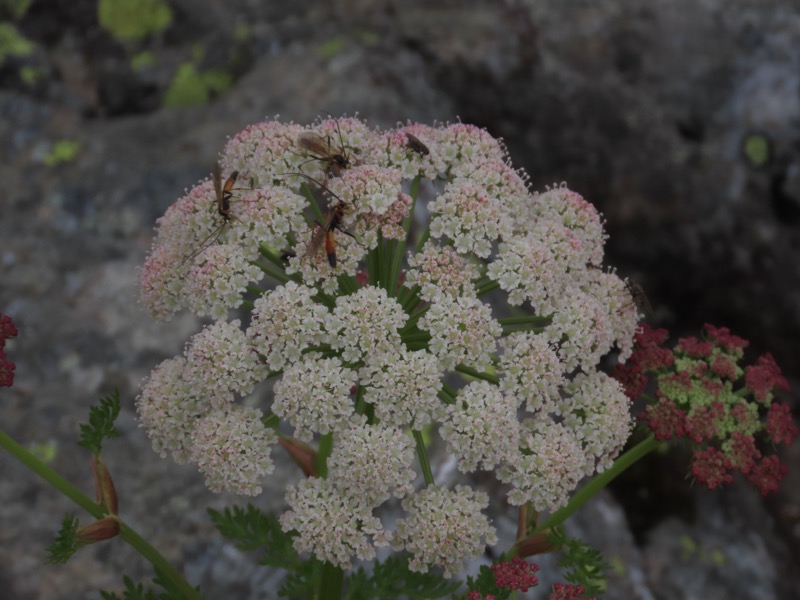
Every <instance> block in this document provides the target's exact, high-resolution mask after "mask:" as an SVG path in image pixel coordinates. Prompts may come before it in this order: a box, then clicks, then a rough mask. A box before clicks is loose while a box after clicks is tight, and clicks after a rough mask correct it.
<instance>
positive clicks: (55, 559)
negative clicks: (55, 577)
mask: <svg viewBox="0 0 800 600" xmlns="http://www.w3.org/2000/svg"><path fill="white" fill-rule="evenodd" d="M77 531H78V519H77V518H75V515H70V514H67V515H64V519H63V520H62V521H61V529H59V530H58V534H56V539H55V541H54V542H53V543H52V544H50V545H49V546H48V547H47V552H48V554H49V556H48V557H47V562H48V563H50V564H52V565H57V564H64V563H65V562H67V561H68V560H69V559H70V557H72V555H73V554H75V552H77V551H78V539H77V537H76V535H75V533H76V532H77Z"/></svg>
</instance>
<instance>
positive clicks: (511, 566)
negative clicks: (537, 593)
mask: <svg viewBox="0 0 800 600" xmlns="http://www.w3.org/2000/svg"><path fill="white" fill-rule="evenodd" d="M538 570H539V567H538V566H537V565H535V564H533V563H528V562H525V561H524V560H522V559H521V558H520V557H519V556H515V557H514V558H512V559H511V560H509V561H506V562H501V563H500V564H497V565H492V571H494V579H495V583H497V585H499V586H500V587H501V588H505V589H507V590H512V591H513V590H519V591H521V592H527V591H528V588H532V587H534V586H537V585H539V579H537V577H536V575H534V573H536V571H538Z"/></svg>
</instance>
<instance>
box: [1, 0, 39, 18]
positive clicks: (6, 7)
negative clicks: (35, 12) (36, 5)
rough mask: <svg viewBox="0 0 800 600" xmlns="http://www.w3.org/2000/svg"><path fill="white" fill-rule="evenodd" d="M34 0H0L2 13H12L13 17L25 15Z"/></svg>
mask: <svg viewBox="0 0 800 600" xmlns="http://www.w3.org/2000/svg"><path fill="white" fill-rule="evenodd" d="M32 3H33V0H0V13H3V14H6V15H10V16H11V18H12V19H20V18H22V17H23V16H25V13H26V12H28V9H29V8H30V7H31V4H32Z"/></svg>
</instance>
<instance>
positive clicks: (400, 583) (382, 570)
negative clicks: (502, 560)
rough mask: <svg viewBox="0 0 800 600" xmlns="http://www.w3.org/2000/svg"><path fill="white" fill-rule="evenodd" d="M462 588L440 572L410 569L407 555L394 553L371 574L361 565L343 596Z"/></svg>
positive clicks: (359, 599)
mask: <svg viewBox="0 0 800 600" xmlns="http://www.w3.org/2000/svg"><path fill="white" fill-rule="evenodd" d="M490 573H491V571H490ZM492 577H493V578H494V576H492ZM459 587H461V583H460V582H458V581H450V580H448V579H444V578H443V577H442V576H441V575H434V574H432V573H415V572H413V571H410V570H409V568H408V557H407V556H405V555H399V556H398V555H395V556H390V557H389V558H387V559H386V560H385V561H383V562H376V563H375V566H374V569H373V573H372V575H368V574H367V573H366V571H364V569H363V568H362V567H359V569H358V570H357V571H355V572H353V573H352V574H351V575H350V577H349V578H348V580H347V592H346V593H345V596H344V597H345V598H346V599H347V600H367V599H372V598H378V599H381V600H393V599H395V598H400V597H407V598H444V597H445V596H449V595H451V594H453V593H454V592H455V591H456V590H457V589H458V588H459ZM498 597H499V596H498Z"/></svg>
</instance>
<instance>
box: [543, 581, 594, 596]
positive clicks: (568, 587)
mask: <svg viewBox="0 0 800 600" xmlns="http://www.w3.org/2000/svg"><path fill="white" fill-rule="evenodd" d="M583 594H584V589H583V586H582V585H572V584H571V583H556V584H555V585H553V591H552V592H551V594H550V597H549V599H548V600H595V599H594V596H592V597H587V596H584V595H583Z"/></svg>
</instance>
